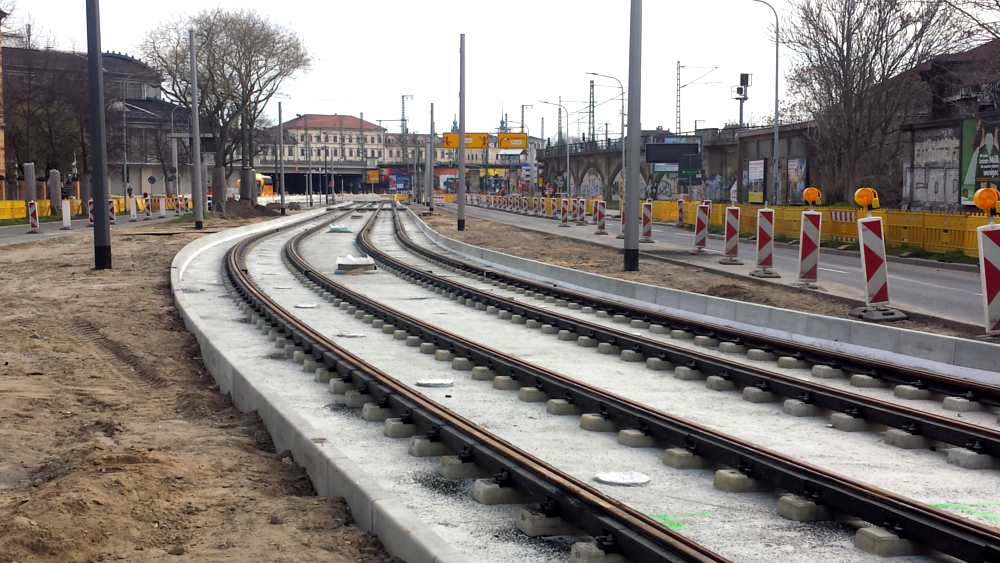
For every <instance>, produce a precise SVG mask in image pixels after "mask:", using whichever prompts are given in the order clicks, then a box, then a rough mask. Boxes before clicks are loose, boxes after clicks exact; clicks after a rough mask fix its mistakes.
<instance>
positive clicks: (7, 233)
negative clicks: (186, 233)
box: [0, 215, 174, 246]
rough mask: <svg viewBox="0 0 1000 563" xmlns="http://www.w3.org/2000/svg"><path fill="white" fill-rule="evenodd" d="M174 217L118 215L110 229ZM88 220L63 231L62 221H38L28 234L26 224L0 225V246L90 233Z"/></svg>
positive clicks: (80, 221) (146, 223) (141, 224)
mask: <svg viewBox="0 0 1000 563" xmlns="http://www.w3.org/2000/svg"><path fill="white" fill-rule="evenodd" d="M173 218H174V217H173V215H170V216H168V217H167V218H166V219H156V218H154V219H150V220H149V221H146V220H144V219H143V218H142V217H140V218H139V220H138V221H137V222H135V223H130V222H129V220H128V215H125V217H124V219H122V218H121V216H120V215H119V218H118V222H117V223H115V224H114V225H112V226H111V228H112V229H126V228H129V227H141V226H144V225H153V224H156V223H163V222H165V221H170V220H172V219H173ZM87 223H88V221H87V220H86V219H83V220H79V221H73V222H71V223H70V224H71V225H72V227H73V228H72V230H69V231H63V230H60V229H62V221H56V222H52V223H39V224H38V230H39V233H38V234H32V235H29V234H28V225H11V226H9V227H0V246H7V245H11V244H20V243H22V242H31V241H33V240H43V239H48V238H54V237H55V238H58V237H64V236H68V235H75V234H78V233H91V232H93V229H91V228H90V227H88V226H87Z"/></svg>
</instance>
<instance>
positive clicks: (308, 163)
mask: <svg viewBox="0 0 1000 563" xmlns="http://www.w3.org/2000/svg"><path fill="white" fill-rule="evenodd" d="M303 119H304V120H305V126H306V192H307V195H308V196H309V207H312V135H311V134H310V133H309V116H308V115H306V116H305V117H303Z"/></svg>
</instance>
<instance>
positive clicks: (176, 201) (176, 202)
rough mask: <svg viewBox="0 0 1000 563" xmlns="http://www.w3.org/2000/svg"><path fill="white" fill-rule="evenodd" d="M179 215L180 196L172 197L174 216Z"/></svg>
mask: <svg viewBox="0 0 1000 563" xmlns="http://www.w3.org/2000/svg"><path fill="white" fill-rule="evenodd" d="M180 216H181V196H177V197H175V198H174V217H180Z"/></svg>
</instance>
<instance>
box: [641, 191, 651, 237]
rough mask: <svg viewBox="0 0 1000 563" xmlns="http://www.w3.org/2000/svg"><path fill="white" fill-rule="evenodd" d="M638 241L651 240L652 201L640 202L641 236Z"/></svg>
mask: <svg viewBox="0 0 1000 563" xmlns="http://www.w3.org/2000/svg"><path fill="white" fill-rule="evenodd" d="M639 242H646V243H650V242H653V202H652V201H644V202H643V203H642V236H641V237H639Z"/></svg>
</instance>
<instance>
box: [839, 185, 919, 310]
mask: <svg viewBox="0 0 1000 563" xmlns="http://www.w3.org/2000/svg"><path fill="white" fill-rule="evenodd" d="M854 201H856V202H857V203H858V204H859V205H860V206H861V207H863V208H864V210H865V214H866V215H867V216H866V217H864V218H863V219H858V242H859V243H860V244H861V270H862V272H863V274H864V277H865V305H866V306H865V307H858V308H855V309H851V310H850V311H848V312H847V316H849V317H853V318H857V319H863V320H868V321H895V320H902V319H906V318H907V316H906V315H905V314H904V313H902V312H900V311H897V310H895V309H891V308H889V269H888V267H887V266H886V260H885V230H884V229H883V226H882V218H881V217H872V209H874V208H877V207H878V206H879V201H878V193H877V192H876V191H875V190H873V189H872V188H869V187H863V188H861V189H859V190H858V191H856V192H855V193H854Z"/></svg>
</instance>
